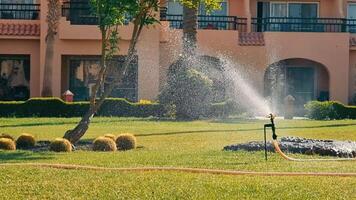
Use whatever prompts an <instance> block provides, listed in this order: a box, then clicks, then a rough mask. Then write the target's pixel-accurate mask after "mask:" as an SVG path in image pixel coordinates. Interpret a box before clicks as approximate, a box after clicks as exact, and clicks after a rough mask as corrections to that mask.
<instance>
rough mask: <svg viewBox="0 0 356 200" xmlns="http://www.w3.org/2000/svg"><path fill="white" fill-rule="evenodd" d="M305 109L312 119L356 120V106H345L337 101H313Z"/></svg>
mask: <svg viewBox="0 0 356 200" xmlns="http://www.w3.org/2000/svg"><path fill="white" fill-rule="evenodd" d="M305 109H306V111H307V115H306V116H307V117H308V118H310V119H316V120H325V119H356V106H345V105H344V104H342V103H340V102H337V101H325V102H319V101H311V102H309V103H307V104H306V105H305Z"/></svg>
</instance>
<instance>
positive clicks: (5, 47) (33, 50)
mask: <svg viewBox="0 0 356 200" xmlns="http://www.w3.org/2000/svg"><path fill="white" fill-rule="evenodd" d="M0 54H5V55H30V61H31V63H30V65H31V66H30V69H31V75H30V96H31V97H39V96H40V90H39V88H40V82H39V79H38V75H39V72H40V62H39V58H40V45H39V40H36V39H26V40H18V39H0Z"/></svg>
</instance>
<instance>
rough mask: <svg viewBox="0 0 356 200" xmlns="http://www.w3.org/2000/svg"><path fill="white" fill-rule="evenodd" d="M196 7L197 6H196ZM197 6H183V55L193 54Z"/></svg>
mask: <svg viewBox="0 0 356 200" xmlns="http://www.w3.org/2000/svg"><path fill="white" fill-rule="evenodd" d="M197 7H198V6H197ZM197 27H198V10H197V8H189V7H187V6H184V7H183V56H184V57H189V56H191V55H194V54H195V51H196V47H197Z"/></svg>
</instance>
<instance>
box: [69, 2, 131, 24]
mask: <svg viewBox="0 0 356 200" xmlns="http://www.w3.org/2000/svg"><path fill="white" fill-rule="evenodd" d="M62 17H66V19H67V20H68V21H70V23H71V24H73V25H98V24H99V19H98V17H97V16H95V15H94V14H93V12H92V11H91V7H90V4H89V1H85V0H83V1H66V2H63V4H62ZM131 19H132V18H131V17H127V18H126V20H125V21H124V24H125V25H127V24H128V23H129V22H130V21H131Z"/></svg>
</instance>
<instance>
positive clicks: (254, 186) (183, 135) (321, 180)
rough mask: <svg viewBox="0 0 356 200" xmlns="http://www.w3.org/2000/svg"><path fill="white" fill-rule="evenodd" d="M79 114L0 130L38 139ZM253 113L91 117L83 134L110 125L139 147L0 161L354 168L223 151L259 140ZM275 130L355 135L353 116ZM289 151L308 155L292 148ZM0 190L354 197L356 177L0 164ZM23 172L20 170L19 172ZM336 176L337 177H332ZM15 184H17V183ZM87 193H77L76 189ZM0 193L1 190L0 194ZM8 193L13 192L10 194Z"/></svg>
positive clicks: (18, 155) (60, 130) (9, 122)
mask: <svg viewBox="0 0 356 200" xmlns="http://www.w3.org/2000/svg"><path fill="white" fill-rule="evenodd" d="M78 120H79V118H71V119H64V118H24V119H14V118H6V119H4V118H3V119H0V129H1V132H4V133H8V134H11V135H13V136H16V137H18V136H19V135H20V134H21V133H23V132H26V133H30V134H33V135H34V136H35V137H36V138H37V139H40V140H52V139H54V138H57V137H61V136H63V134H64V132H65V131H66V130H68V129H71V128H73V127H74V126H75V123H76V122H77V121H78ZM266 122H267V121H260V120H209V121H195V122H174V121H157V120H154V119H134V118H95V119H94V121H93V123H92V124H91V127H90V129H89V131H88V133H87V134H86V135H85V137H84V138H83V139H89V140H92V139H95V138H96V137H98V136H101V135H104V134H107V133H112V134H115V135H118V134H120V133H133V134H135V135H136V136H137V145H138V146H139V148H138V149H136V150H133V151H127V152H115V153H113V152H111V153H108V152H104V153H103V152H85V151H76V152H72V153H52V152H41V153H33V152H29V151H16V152H0V162H3V163H10V162H37V163H44V162H45V163H66V164H85V165H94V166H104V167H139V166H177V167H199V168H211V169H231V170H242V171H262V172H264V171H280V172H282V171H285V172H354V173H356V163H355V162H327V163H323V162H318V163H315V162H306V163H296V162H290V161H285V160H283V159H282V158H281V157H279V156H278V155H277V154H274V153H269V160H268V162H265V161H264V157H263V152H244V151H242V152H225V151H222V149H223V147H224V146H226V145H230V144H235V143H242V142H247V141H251V140H262V139H263V132H262V127H263V124H264V123H266ZM277 134H278V135H280V136H288V135H289V136H298V137H306V138H316V139H337V140H354V141H356V121H353V120H342V121H311V120H289V121H287V120H286V121H284V120H280V121H278V120H277ZM291 156H294V157H303V158H311V157H317V156H306V155H299V154H294V155H291ZM0 173H1V175H0V192H1V194H6V195H8V196H5V199H7V198H6V197H9V198H10V197H14V198H15V197H16V198H15V199H21V198H26V197H27V196H26V195H30V196H33V197H34V198H37V199H48V198H53V199H58V198H59V197H61V196H59V194H61V195H63V196H62V197H63V198H64V199H73V198H80V199H87V198H86V197H93V198H94V199H113V198H123V199H144V198H150V199H176V198H177V199H189V198H194V199H236V198H237V197H241V198H237V199H278V198H279V199H353V198H352V197H355V198H356V196H355V194H356V189H355V188H356V180H355V178H335V177H334V178H331V177H298V178H293V177H291V178H288V177H248V176H238V177H229V176H217V175H197V174H183V173H156V172H152V173H109V172H100V173H99V172H93V171H78V172H75V171H66V170H55V169H34V168H29V169H26V168H23V167H20V168H19V167H7V168H0ZM25 175H26V176H25ZM336 183H337V184H336ZM18 188H22V189H21V191H20V190H19V189H18ZM84 193H85V194H88V196H83V194H84ZM1 198H3V197H0V199H1ZM11 199H13V198H11Z"/></svg>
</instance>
